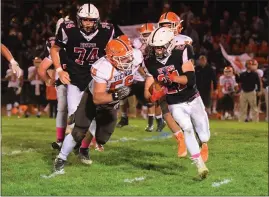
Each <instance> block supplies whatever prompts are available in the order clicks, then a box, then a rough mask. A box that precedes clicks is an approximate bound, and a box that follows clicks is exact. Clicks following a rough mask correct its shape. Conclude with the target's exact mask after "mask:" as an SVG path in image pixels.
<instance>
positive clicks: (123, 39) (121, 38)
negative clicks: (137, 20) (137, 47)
mask: <svg viewBox="0 0 269 197" xmlns="http://www.w3.org/2000/svg"><path fill="white" fill-rule="evenodd" d="M117 39H120V40H122V41H123V42H125V43H126V44H129V45H131V46H132V42H131V40H130V38H129V37H128V36H126V35H125V34H123V35H121V36H118V37H117Z"/></svg>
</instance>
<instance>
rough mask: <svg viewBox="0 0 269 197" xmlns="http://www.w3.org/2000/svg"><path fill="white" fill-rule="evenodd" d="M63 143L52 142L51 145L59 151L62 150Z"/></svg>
mask: <svg viewBox="0 0 269 197" xmlns="http://www.w3.org/2000/svg"><path fill="white" fill-rule="evenodd" d="M62 145H63V143H62V142H52V143H51V147H52V148H53V149H54V150H58V151H60V150H61V148H62Z"/></svg>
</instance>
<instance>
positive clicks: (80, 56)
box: [55, 21, 114, 91]
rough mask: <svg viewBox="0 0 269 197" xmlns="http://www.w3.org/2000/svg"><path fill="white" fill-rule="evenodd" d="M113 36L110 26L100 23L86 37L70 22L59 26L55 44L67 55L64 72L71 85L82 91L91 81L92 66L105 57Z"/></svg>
mask: <svg viewBox="0 0 269 197" xmlns="http://www.w3.org/2000/svg"><path fill="white" fill-rule="evenodd" d="M113 36H114V28H113V26H112V25H111V24H108V23H101V24H100V26H99V27H98V29H97V30H96V31H95V32H94V33H92V34H90V35H86V34H85V33H83V32H82V31H80V29H79V28H78V27H77V26H76V25H75V24H74V22H72V21H67V22H64V23H62V24H61V26H60V29H59V31H58V34H57V35H56V40H55V44H56V45H57V46H59V47H61V48H64V49H65V51H66V54H67V59H66V62H65V63H66V71H67V72H68V74H69V76H70V79H71V84H73V85H76V86H77V87H78V88H79V89H80V90H81V91H83V90H84V89H85V88H86V87H87V85H88V84H89V82H90V81H91V79H92V77H91V66H92V64H93V63H94V62H95V61H96V60H98V59H99V58H101V57H102V56H104V55H105V47H106V45H107V43H108V41H109V40H110V39H112V38H113Z"/></svg>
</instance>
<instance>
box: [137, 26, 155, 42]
mask: <svg viewBox="0 0 269 197" xmlns="http://www.w3.org/2000/svg"><path fill="white" fill-rule="evenodd" d="M154 29H155V28H154V25H153V24H152V23H145V24H143V25H142V26H141V27H140V28H139V29H138V31H139V33H140V37H141V39H142V41H143V42H144V43H145V42H147V39H148V37H149V35H150V33H151V32H153V31H154Z"/></svg>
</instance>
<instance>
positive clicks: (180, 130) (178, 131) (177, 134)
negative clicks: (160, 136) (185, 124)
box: [174, 130, 183, 136]
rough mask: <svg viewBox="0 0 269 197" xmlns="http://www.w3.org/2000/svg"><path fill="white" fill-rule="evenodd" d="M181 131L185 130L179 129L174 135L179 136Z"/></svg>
mask: <svg viewBox="0 0 269 197" xmlns="http://www.w3.org/2000/svg"><path fill="white" fill-rule="evenodd" d="M179 133H183V131H182V130H180V131H177V132H175V133H174V135H175V136H177V135H178V134H179Z"/></svg>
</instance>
